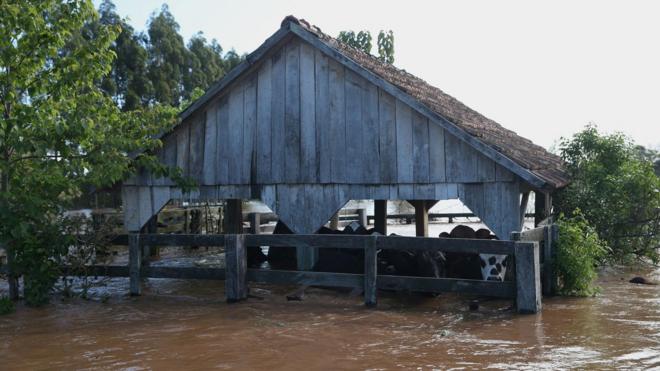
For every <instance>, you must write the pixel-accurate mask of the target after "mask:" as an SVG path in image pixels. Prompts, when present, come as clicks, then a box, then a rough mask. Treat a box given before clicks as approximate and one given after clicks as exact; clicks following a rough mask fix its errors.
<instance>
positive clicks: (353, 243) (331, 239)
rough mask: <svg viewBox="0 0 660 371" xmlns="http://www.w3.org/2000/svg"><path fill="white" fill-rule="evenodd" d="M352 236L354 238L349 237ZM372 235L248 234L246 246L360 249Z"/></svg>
mask: <svg viewBox="0 0 660 371" xmlns="http://www.w3.org/2000/svg"><path fill="white" fill-rule="evenodd" d="M351 237H354V238H351ZM370 238H374V237H373V236H354V235H317V234H311V235H308V234H299V235H292V234H289V235H285V234H280V235H272V234H262V235H248V236H247V244H248V246H305V247H318V248H328V247H336V248H340V249H362V248H364V246H365V243H366V241H367V240H368V239H370Z"/></svg>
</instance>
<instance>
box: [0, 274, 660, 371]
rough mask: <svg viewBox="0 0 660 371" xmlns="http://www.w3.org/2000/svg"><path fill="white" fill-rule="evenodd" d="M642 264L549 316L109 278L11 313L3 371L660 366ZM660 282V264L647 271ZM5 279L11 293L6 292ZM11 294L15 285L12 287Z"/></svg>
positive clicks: (459, 303) (385, 298)
mask: <svg viewBox="0 0 660 371" xmlns="http://www.w3.org/2000/svg"><path fill="white" fill-rule="evenodd" d="M634 273H639V270H635V271H631V270H629V269H619V270H616V271H614V270H608V271H607V272H604V273H603V274H601V278H600V285H601V286H602V289H603V291H602V294H600V295H598V296H597V297H595V298H588V299H575V298H561V297H558V298H549V299H548V298H546V299H545V300H544V303H543V305H544V308H543V312H542V313H541V314H538V315H517V314H515V313H514V312H513V311H512V310H511V305H512V303H511V302H510V301H505V300H491V301H488V300H486V301H482V302H481V305H480V308H479V310H477V311H470V310H469V309H468V303H469V302H470V300H472V299H474V298H473V297H471V296H461V295H453V294H443V295H440V296H437V297H424V296H419V295H413V294H404V293H399V294H395V293H388V292H381V293H380V297H379V305H378V308H376V309H367V308H365V307H364V306H363V305H362V298H361V297H360V296H351V295H350V294H349V293H348V292H346V291H336V290H328V289H321V288H312V289H309V290H307V293H306V296H305V298H304V300H303V301H301V302H287V300H286V298H285V294H286V293H288V292H290V291H292V290H293V289H295V287H286V286H270V285H251V288H252V289H251V293H252V295H253V296H254V297H252V298H250V299H248V300H247V301H246V302H242V303H238V304H226V303H225V302H224V299H223V298H224V296H223V295H224V287H223V282H216V281H197V280H165V279H150V280H148V282H146V283H145V286H146V287H145V292H144V295H143V296H141V297H138V298H131V297H128V296H127V295H126V294H127V287H128V281H127V280H126V279H122V278H116V279H106V280H103V281H102V282H101V283H99V285H98V286H97V287H95V288H93V289H92V290H91V291H90V298H91V299H90V300H83V299H80V298H77V299H62V298H60V297H58V298H56V299H55V300H54V302H53V304H50V305H48V306H46V307H45V308H39V309H33V308H27V307H24V306H19V307H18V308H17V311H16V312H15V313H13V314H11V315H8V316H2V317H0V370H24V369H25V370H28V369H29V370H42V369H43V370H45V369H67V370H70V369H129V370H141V369H210V368H217V369H270V370H280V369H286V370H315V369H331V370H344V369H346V370H348V369H351V370H353V369H358V370H359V369H364V370H367V369H369V370H387V369H483V368H490V369H529V370H532V369H533V370H536V369H615V368H616V369H621V368H628V369H642V368H651V369H653V368H656V369H660V286H644V285H633V284H630V283H628V282H627V280H628V279H629V278H630V277H632V276H633V275H634ZM643 273H645V274H646V276H647V277H648V278H651V279H654V280H660V270H656V271H646V272H643ZM3 284H4V283H1V284H0V291H2V290H3V288H2V285H3ZM5 289H6V287H5Z"/></svg>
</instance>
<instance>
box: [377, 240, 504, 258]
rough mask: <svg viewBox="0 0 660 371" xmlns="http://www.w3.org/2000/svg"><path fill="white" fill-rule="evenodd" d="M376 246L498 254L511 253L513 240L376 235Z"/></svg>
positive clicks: (382, 247) (381, 247)
mask: <svg viewBox="0 0 660 371" xmlns="http://www.w3.org/2000/svg"><path fill="white" fill-rule="evenodd" d="M376 246H377V247H378V248H379V249H409V250H438V251H444V252H463V253H474V254H500V255H511V254H513V242H511V241H500V240H478V239H477V240H472V239H450V238H422V237H403V236H387V237H384V236H378V237H377V239H376Z"/></svg>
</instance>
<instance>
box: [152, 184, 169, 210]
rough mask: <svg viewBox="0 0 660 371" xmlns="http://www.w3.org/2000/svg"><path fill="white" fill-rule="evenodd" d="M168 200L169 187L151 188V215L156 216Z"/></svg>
mask: <svg viewBox="0 0 660 371" xmlns="http://www.w3.org/2000/svg"><path fill="white" fill-rule="evenodd" d="M170 199H171V194H170V187H151V215H156V214H158V212H160V210H161V209H162V208H163V207H164V206H165V205H166V204H167V203H168V202H169V201H170Z"/></svg>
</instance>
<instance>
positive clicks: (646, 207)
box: [555, 126, 660, 263]
mask: <svg viewBox="0 0 660 371" xmlns="http://www.w3.org/2000/svg"><path fill="white" fill-rule="evenodd" d="M559 151H560V155H561V157H562V158H563V159H564V161H565V162H566V168H567V170H568V172H569V174H570V175H571V178H572V181H571V184H569V185H568V186H567V187H566V188H564V189H563V190H561V191H560V192H558V193H557V194H556V196H555V197H556V198H555V200H556V202H555V205H556V208H557V210H555V211H556V212H557V213H564V214H566V215H570V214H571V213H572V212H573V210H575V209H580V210H582V213H583V215H584V217H585V218H586V219H587V220H588V221H589V223H590V224H591V225H592V226H593V227H594V229H595V230H596V232H598V235H599V236H600V238H602V239H603V240H604V241H606V242H607V244H608V246H609V247H610V248H611V250H610V254H609V255H608V258H609V259H610V260H613V261H617V262H628V261H630V260H632V259H634V258H638V259H639V258H648V259H650V260H652V261H653V262H655V263H658V262H659V261H660V255H659V253H658V248H659V247H660V178H658V176H657V175H656V174H655V172H654V168H653V163H652V162H651V161H650V160H648V159H646V158H645V157H643V156H640V155H639V153H640V150H639V148H638V147H635V146H634V144H633V143H632V142H631V141H630V140H629V139H627V138H626V137H625V136H623V135H622V134H612V135H601V134H599V133H598V130H597V128H596V127H594V126H587V127H586V128H585V129H584V130H583V131H581V132H579V133H577V134H575V135H574V136H573V138H571V139H562V141H561V143H560V146H559Z"/></svg>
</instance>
